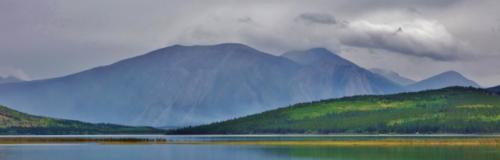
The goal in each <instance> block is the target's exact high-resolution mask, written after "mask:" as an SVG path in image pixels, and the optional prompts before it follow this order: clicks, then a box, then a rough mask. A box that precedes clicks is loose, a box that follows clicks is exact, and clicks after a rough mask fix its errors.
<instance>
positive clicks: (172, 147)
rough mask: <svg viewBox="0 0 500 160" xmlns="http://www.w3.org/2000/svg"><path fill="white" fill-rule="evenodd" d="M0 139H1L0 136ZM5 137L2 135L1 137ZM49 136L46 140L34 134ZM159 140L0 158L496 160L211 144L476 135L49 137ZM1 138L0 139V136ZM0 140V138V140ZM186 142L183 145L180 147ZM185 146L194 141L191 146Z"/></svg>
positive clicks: (482, 152)
mask: <svg viewBox="0 0 500 160" xmlns="http://www.w3.org/2000/svg"><path fill="white" fill-rule="evenodd" d="M2 137H6V136H2ZM7 137H8V136H7ZM36 137H38V138H39V137H45V138H50V137H51V136H36ZM55 137H65V138H68V137H69V138H71V137H84V138H96V139H99V138H151V139H158V138H163V139H166V140H168V141H169V142H175V143H130V144H127V143H124V144H115V143H109V144H108V143H96V142H85V143H77V142H75V143H25V144H0V159H1V160H4V159H5V160H40V159H50V160H69V159H71V160H98V159H99V160H102V159H106V160H138V159H147V160H149V159H155V160H161V159H165V160H176V159H179V160H200V159H203V160H221V159H230V160H238V159H241V160H253V159H256V160H260V159H266V160H267V159H270V160H274V159H275V160H290V159H294V160H314V159H336V160H423V159H425V160H447V159H449V160H470V159H481V160H490V159H491V160H499V159H500V146H498V145H484V146H482V145H443V146H441V145H430V146H418V145H417V146H413V145H389V146H385V145H381V146H378V145H369V146H365V145H347V146H342V145H340V146H339V145H272V144H270V145H267V144H257V143H256V144H252V143H250V144H244V145H243V144H238V143H234V144H231V143H212V142H270V141H271V142H282V141H289V142H290V141H293V142H303V141H309V142H316V141H317V142H323V141H352V140H376V141H377V140H385V139H394V138H397V139H481V138H484V137H482V136H149V135H146V136H55ZM0 138H1V137H0ZM0 141H1V140H0ZM183 142H189V143H183ZM191 142H200V143H196V144H193V143H191Z"/></svg>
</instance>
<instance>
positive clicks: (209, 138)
mask: <svg viewBox="0 0 500 160" xmlns="http://www.w3.org/2000/svg"><path fill="white" fill-rule="evenodd" d="M57 143H100V144H117V145H119V144H200V145H203V144H220V145H309V146H499V147H500V135H193V136H175V135H168V136H0V144H57Z"/></svg>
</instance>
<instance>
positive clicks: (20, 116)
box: [0, 105, 164, 135]
mask: <svg viewBox="0 0 500 160" xmlns="http://www.w3.org/2000/svg"><path fill="white" fill-rule="evenodd" d="M162 132H164V131H163V130H159V129H154V128H151V127H128V126H120V125H113V124H92V123H84V122H80V121H73V120H62V119H54V118H47V117H40V116H33V115H29V114H25V113H21V112H18V111H15V110H12V109H9V108H7V107H5V106H1V105H0V135H17V134H38V135H48V134H52V135H61V134H152V133H162Z"/></svg>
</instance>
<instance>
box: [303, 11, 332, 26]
mask: <svg viewBox="0 0 500 160" xmlns="http://www.w3.org/2000/svg"><path fill="white" fill-rule="evenodd" d="M295 20H296V21H301V22H304V23H308V24H327V25H332V24H337V20H336V19H335V17H334V16H332V15H330V14H326V13H302V14H300V15H299V16H297V18H296V19H295Z"/></svg>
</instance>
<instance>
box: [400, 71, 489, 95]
mask: <svg viewBox="0 0 500 160" xmlns="http://www.w3.org/2000/svg"><path fill="white" fill-rule="evenodd" d="M450 86H463V87H475V88H480V86H479V85H478V84H477V83H476V82H474V81H472V80H469V79H467V78H466V77H464V76H463V75H461V74H460V73H458V72H456V71H447V72H443V73H440V74H438V75H435V76H432V77H429V78H427V79H424V80H422V81H419V82H417V83H414V84H412V85H409V86H408V89H409V90H412V91H421V90H429V89H439V88H445V87H450Z"/></svg>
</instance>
